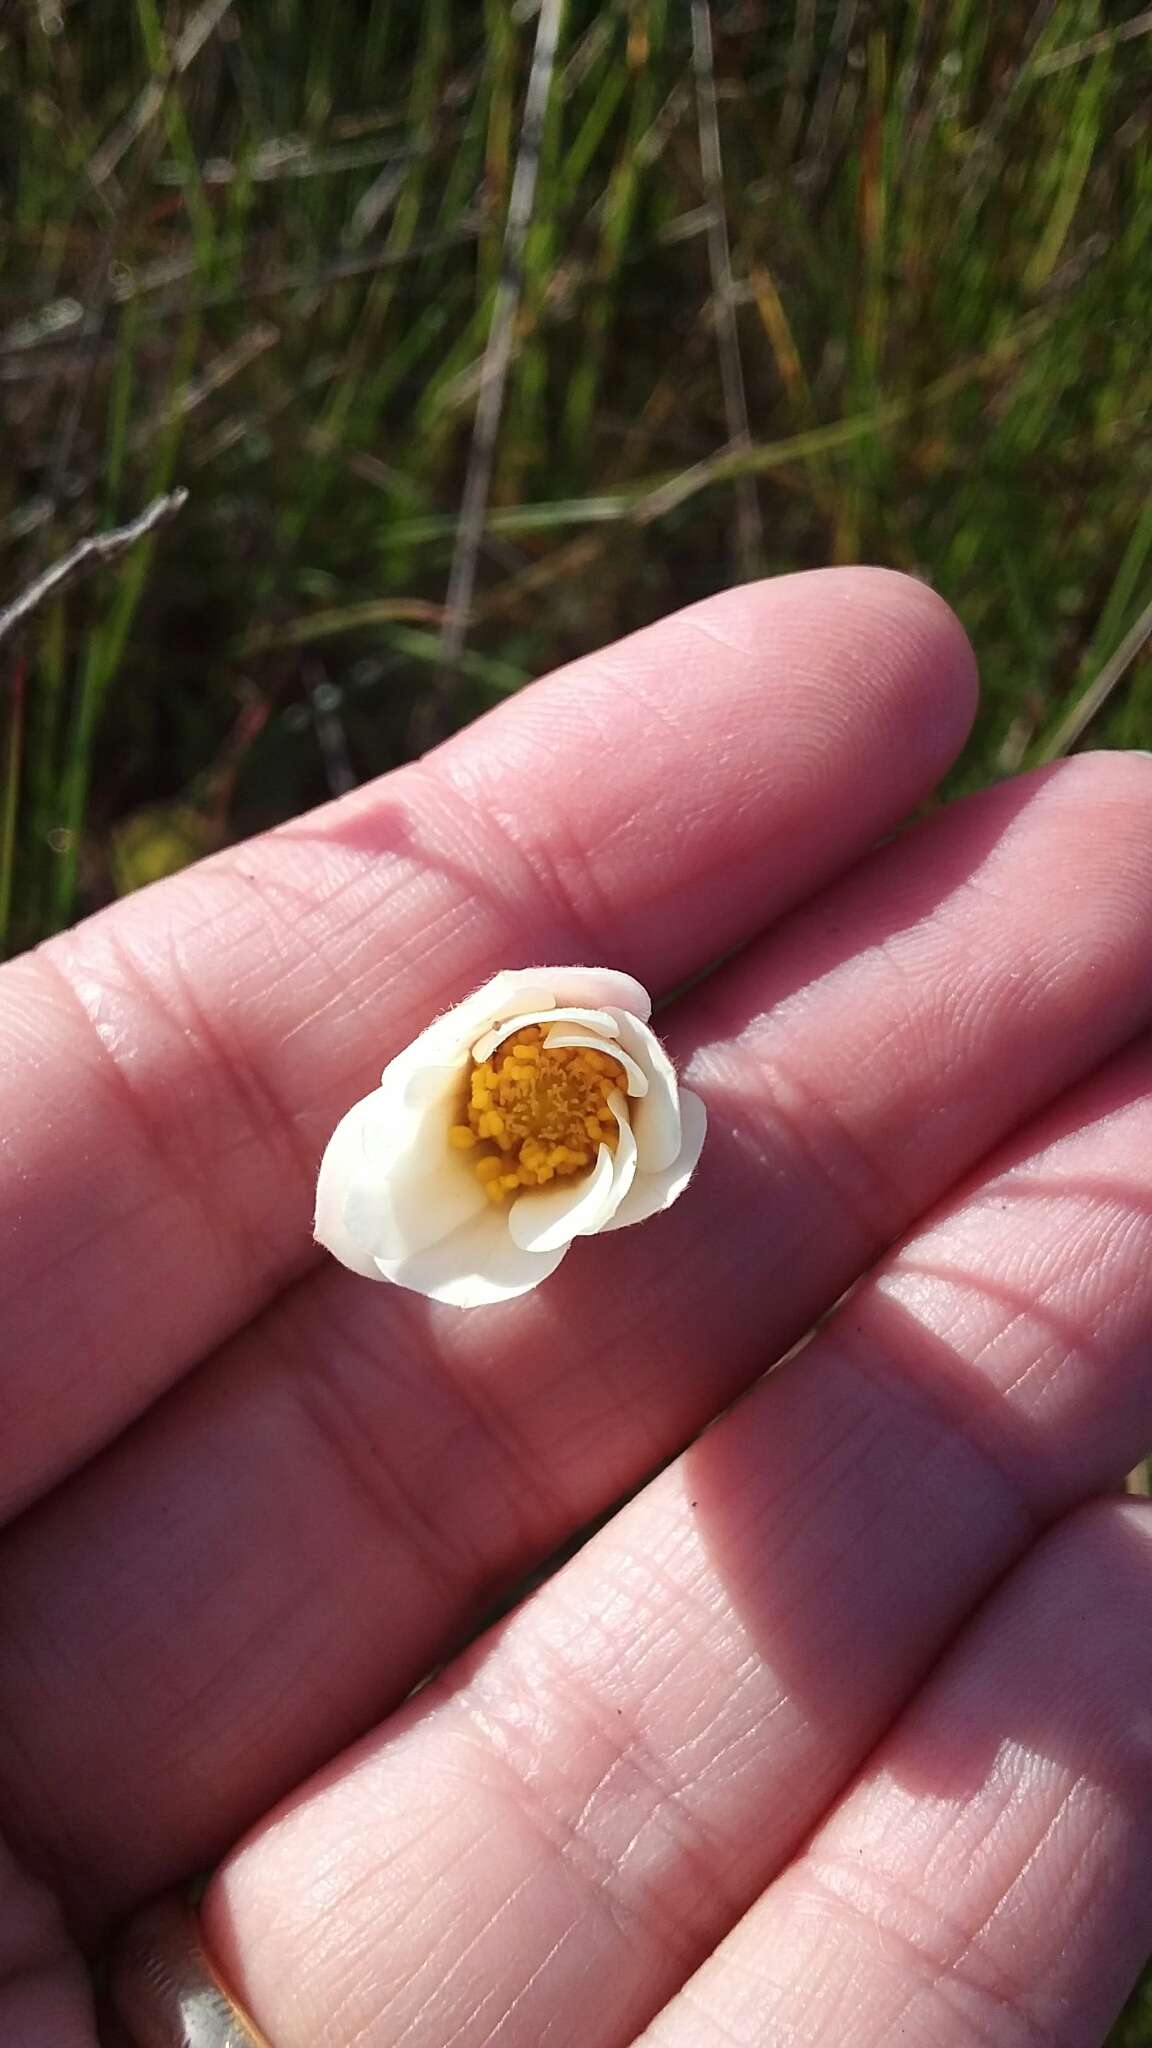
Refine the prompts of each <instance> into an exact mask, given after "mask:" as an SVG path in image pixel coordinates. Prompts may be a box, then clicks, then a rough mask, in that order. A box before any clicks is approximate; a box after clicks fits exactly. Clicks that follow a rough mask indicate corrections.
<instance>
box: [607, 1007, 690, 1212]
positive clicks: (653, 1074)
mask: <svg viewBox="0 0 1152 2048" xmlns="http://www.w3.org/2000/svg"><path fill="white" fill-rule="evenodd" d="M615 1016H616V1022H617V1023H618V1024H619V1026H620V1043H621V1045H622V1046H623V1048H624V1050H625V1052H629V1053H631V1055H632V1058H633V1059H634V1060H635V1061H636V1062H637V1064H638V1065H639V1066H641V1067H643V1069H644V1072H645V1073H646V1074H647V1076H648V1093H647V1095H646V1096H645V1097H644V1100H643V1103H642V1104H638V1105H637V1108H636V1109H635V1111H634V1112H633V1116H632V1128H633V1130H634V1131H635V1133H636V1143H637V1144H638V1146H639V1147H640V1171H641V1173H642V1174H643V1173H663V1172H664V1171H665V1169H666V1168H667V1167H669V1166H672V1165H673V1164H674V1163H675V1161H676V1160H677V1159H678V1158H679V1156H680V1142H681V1141H680V1084H679V1082H678V1081H677V1079H676V1069H675V1067H674V1066H673V1065H672V1062H671V1060H670V1059H669V1057H668V1055H667V1053H666V1052H665V1050H664V1047H663V1046H662V1045H661V1043H660V1040H659V1039H658V1038H657V1036H656V1033H655V1032H654V1031H652V1030H651V1029H650V1028H649V1026H648V1025H647V1024H643V1023H638V1022H637V1020H636V1018H635V1017H630V1016H629V1015H628V1012H627V1011H626V1010H617V1011H616V1012H615Z"/></svg>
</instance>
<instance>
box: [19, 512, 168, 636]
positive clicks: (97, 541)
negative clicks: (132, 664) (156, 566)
mask: <svg viewBox="0 0 1152 2048" xmlns="http://www.w3.org/2000/svg"><path fill="white" fill-rule="evenodd" d="M187 497H188V493H187V491H185V490H177V491H168V492H167V493H166V495H165V496H164V497H162V498H156V499H154V500H153V502H152V504H151V505H148V506H147V507H146V508H145V510H144V511H143V512H141V513H140V514H139V515H138V516H137V517H136V518H135V519H130V520H129V521H128V523H127V525H126V526H113V527H111V528H110V529H109V531H108V532H107V533H91V534H89V535H88V537H87V539H86V540H82V541H79V542H77V545H76V546H75V547H74V548H73V549H71V551H70V552H69V553H68V554H66V555H64V556H63V557H62V558H61V560H60V561H59V562H54V563H53V564H52V567H51V568H50V569H45V571H44V574H43V575H42V576H37V578H36V580H35V582H33V583H30V584H29V585H28V587H27V589H26V590H22V591H21V592H20V595H19V597H14V598H13V600H12V602H11V604H9V605H5V607H4V609H3V610H2V611H0V643H2V642H3V641H5V640H7V639H8V638H9V637H10V635H11V634H13V633H14V632H15V631H16V629H17V627H19V626H22V625H23V624H24V621H25V619H28V618H30V617H31V615H32V613H33V612H34V611H36V610H37V609H38V608H39V606H40V605H42V604H46V603H47V601H48V599H49V598H50V597H55V596H56V594H57V592H58V591H60V590H63V589H64V588H65V586H66V585H68V584H72V583H78V582H79V581H80V579H81V578H82V577H84V576H88V575H90V574H91V573H92V571H93V569H103V568H104V567H105V566H106V565H107V563H109V562H115V561H117V560H118V558H119V557H120V556H121V555H124V554H127V552H128V550H129V548H134V547H135V545H136V543H137V541H140V540H145V539H146V538H147V536H148V535H149V534H150V533H155V531H156V529H157V527H158V526H164V525H166V523H167V521H168V520H169V519H174V518H175V516H176V514H177V512H179V510H180V508H181V506H182V505H184V504H185V502H186V500H187Z"/></svg>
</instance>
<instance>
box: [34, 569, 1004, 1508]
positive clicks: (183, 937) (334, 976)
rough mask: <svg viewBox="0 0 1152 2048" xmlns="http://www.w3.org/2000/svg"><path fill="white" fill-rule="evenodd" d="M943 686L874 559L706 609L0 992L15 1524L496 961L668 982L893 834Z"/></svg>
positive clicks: (123, 914) (202, 1346) (182, 1350)
mask: <svg viewBox="0 0 1152 2048" xmlns="http://www.w3.org/2000/svg"><path fill="white" fill-rule="evenodd" d="M972 697H973V672H972V663H971V656H970V654H969V651H968V647H967V643H966V641H965V640H964V637H963V635H962V633H961V632H960V629H959V627H958V626H957V624H956V622H955V620H954V619H953V617H952V615H951V613H950V612H949V611H948V610H947V608H946V607H945V606H944V605H943V604H942V603H941V602H940V600H939V599H938V598H936V597H935V596H933V594H932V593H931V592H930V591H928V590H927V589H926V588H924V587H923V586H922V585H920V584H917V583H914V582H910V581H909V580H907V579H905V578H903V577H899V576H894V575H891V574H889V573H887V572H885V571H880V570H834V571H821V572H815V573H812V574H808V575H800V576H788V577H782V578H780V579H778V580H777V581H775V582H773V583H769V584H761V585H756V586H750V587H746V588H743V589H740V590H736V591H732V592H729V593H727V594H725V595H723V596H721V597H717V598H713V599H709V600H707V601H706V602H704V603H703V604H700V605H696V606H694V607H692V608H691V609H690V610H688V611H686V612H682V613H679V614H678V615H676V616H675V617H674V618H672V619H669V620H666V621H664V622H662V623H661V624H659V625H657V626H654V627H651V628H649V629H647V630H646V631H644V632H642V633H639V634H637V635H635V636H634V637H633V638H632V639H630V640H628V641H626V642H624V643H622V644H621V645H619V646H618V647H616V648H614V649H612V650H610V651H609V652H608V653H607V654H603V655H597V656H594V657H592V658H590V659H588V660H585V661H581V662H578V663H576V664H574V665H573V666H572V667H570V668H568V669H566V670H562V671H561V672H560V673H559V674H558V675H556V676H554V677H553V678H551V679H550V680H549V681H548V682H546V683H543V684H539V685H536V686H535V687H534V688H532V689H531V690H529V691H527V692H525V693H524V694H523V696H521V697H520V698H518V699H517V700H516V701H515V702H513V703H512V704H509V705H507V706H505V707H502V708H501V709H500V710H499V711H497V712H495V713H493V714H491V715H490V716H489V717H487V718H486V719H483V720H481V721H480V722H479V723H478V724H477V725H476V726H474V727H472V728H471V729H470V730H469V731H468V732H466V733H464V734H462V735H459V736H458V737H457V738H456V739H454V740H452V741H451V742H449V743H448V744H447V745H446V746H445V747H442V748H441V749H439V750H438V751H437V752H436V753H435V754H434V755H432V756H430V757H429V758H428V759H427V760H426V761H424V762H421V763H418V764H415V765H413V766H411V767H409V768H405V769H402V770H400V771H398V772H397V773H396V774H394V775H392V776H389V777H386V778H384V779H383V780H382V781H380V782H378V783H375V784H373V785H371V786H370V787H368V788H366V789H364V790H362V791H358V792H357V793H356V794H354V795H353V796H350V797H348V798H345V799H343V800H342V801H341V802H340V803H337V804H333V805H330V806H327V807H326V808H325V809H323V810H320V811H317V812H314V813H313V814H312V815H311V816H310V817H307V818H304V819H302V820H297V821H295V822H293V823H292V824H290V825H287V826H284V827H281V828H280V829H279V830H278V831H276V832H273V833H270V834H268V835H267V836H265V837H264V838H263V839H259V840H256V841H253V842H251V843H250V844H248V845H246V846H242V847H240V848H237V849H234V850H231V851H229V852H227V853H225V854H222V855H220V856H217V857H216V858H215V859H213V860H210V861H206V862H204V863H202V864H201V865H200V866H199V867H198V868H196V869H193V870H191V871H190V872H189V873H188V874H187V875H186V876H183V877H180V878H178V879H176V880H174V881H172V882H169V883H165V884H161V885H159V886H158V887H156V888H154V889H152V890H149V891H147V892H145V893H143V894H142V895H141V896H140V897H138V898H134V899H132V900H130V901H128V902H126V903H123V904H120V905H118V906H116V907H115V908H114V909H113V910H112V911H109V912H106V913H104V914H102V915H101V916H99V917H97V918H94V919H92V920H90V921H89V922H88V923H87V924H86V925H83V926H81V927H80V928H79V930H78V931H77V932H75V933H73V934H70V935H68V936H66V937H64V938H62V939H59V940H57V941H54V942H53V943H52V944H51V945H50V946H48V947H46V948H44V949H43V950H42V951H41V953H40V954H39V955H37V956H35V957H33V958H30V959H28V960H25V961H20V962H17V963H16V964H15V965H13V966H11V967H9V968H8V969H6V970H5V972H4V975H3V976H0V1048H2V1049H3V1061H2V1066H3V1071H4V1074H5V1078H4V1080H3V1082H2V1083H0V1130H2V1131H3V1133H4V1139H3V1143H4V1150H5V1155H6V1158H7V1162H8V1173H7V1176H6V1179H5V1182H4V1185H3V1187H2V1189H0V1238H2V1239H3V1241H4V1242H6V1244H7V1245H8V1247H9V1259H8V1265H9V1272H10V1273H11V1274H12V1275H13V1276H14V1281H13V1285H12V1287H11V1291H10V1293H9V1298H8V1301H7V1303H6V1307H5V1321H6V1326H7V1335H8V1341H7V1344H6V1346H5V1349H6V1353H7V1360H8V1363H7V1365H6V1368H5V1370H4V1374H3V1379H2V1381H0V1404H2V1405H0V1440H3V1441H4V1442H5V1445H6V1448H7V1460H6V1470H5V1471H4V1473H3V1475H0V1506H2V1507H5V1508H7V1509H8V1510H11V1509H12V1508H13V1507H15V1506H16V1505H19V1504H20V1503H22V1502H23V1501H24V1500H26V1499H27V1498H29V1497H30V1495H31V1494H32V1493H33V1492H34V1491H35V1490H36V1489H38V1488H40V1487H42V1486H44V1485H45V1484H46V1483H48V1482H50V1481H51V1480H52V1479H54V1478H55V1477H57V1476H58V1475H59V1474H60V1473H61V1472H62V1471H63V1470H65V1469H67V1467H68V1466H69V1465H70V1464H71V1463H73V1462H74V1461H76V1460H77V1459H79V1458H81V1457H83V1456H84V1455H86V1454H87V1453H88V1452H90V1451H91V1450H92V1449H93V1448H95V1447H96V1446H97V1445H98V1444H99V1443H100V1442H101V1441H103V1440H105V1439H106V1438H107V1437H108V1436H109V1435H110V1434H112V1433H114V1432H115V1431H116V1430H117V1429H118V1428H120V1427H121V1426H123V1424H124V1423H125V1422H126V1421H128V1420H129V1419H130V1418H131V1417H132V1416H133V1415H134V1414H136V1413H137V1412H139V1410H140V1409H141V1408H142V1407H144V1406H145V1405H146V1404H147V1403H148V1402H149V1401H150V1400H151V1399H152V1398H154V1396H155V1395H156V1394H157V1393H158V1392H160V1391H161V1390H162V1389H163V1388H164V1387H165V1386H166V1385H167V1384H169V1383H170V1382H171V1380H172V1379H174V1378H175V1377H176V1376H177V1375H178V1374H180V1373H181V1372H182V1371H183V1370H185V1369H186V1368H187V1367H188V1366H189V1365H190V1364H191V1363H192V1362H194V1360H195V1359H196V1357H197V1356H198V1355H199V1354H201V1353H202V1352H203V1351H205V1350H206V1349H208V1348H210V1347H212V1346H214V1345H216V1344H218V1343H219V1342H220V1341H221V1340H222V1339H223V1338H224V1337H225V1336H227V1335H228V1334H229V1332H230V1331H232V1330H233V1329H234V1328H236V1327H237V1326H238V1325H239V1324H240V1323H241V1322H243V1321H245V1320H246V1319H247V1318H248V1317H250V1316H251V1315H252V1314H253V1313H254V1312H255V1311H256V1310H257V1309H258V1308H259V1307H260V1305H261V1304H262V1303H263V1302H264V1301H265V1300H266V1299H267V1298H268V1297H269V1296H270V1295H271V1294H272V1293H273V1292H274V1291H275V1290H276V1289H277V1288H278V1287H279V1286H281V1285H282V1284H284V1283H285V1282H286V1281H288V1280H289V1279H290V1278H292V1277H294V1276H295V1275H296V1274H297V1273H298V1272H299V1271H300V1270H301V1269H302V1267H303V1266H304V1265H305V1264H306V1263H307V1262H308V1261H309V1259H310V1258H312V1257H313V1256H314V1253H313V1250H312V1247H311V1241H310V1239H311V1233H310V1214H311V1201H312V1187H313V1180H314V1174H315V1168H316V1164H317V1161H318V1158H319V1154H320V1151H321V1149H322V1146H323V1144H324V1141H325V1139H326V1137H327V1135H328V1133H329V1131H330V1130H331V1128H332V1126H333V1124H334V1123H335V1122H336V1120H337V1118H338V1117H339V1115H340V1114H341V1113H342V1111H343V1110H344V1109H345V1108H346V1107H347V1106H348V1104H349V1102H350V1101H352V1100H353V1099H354V1098H355V1097H357V1096H359V1095H361V1094H362V1093H363V1092H364V1091H365V1089H366V1087H368V1086H370V1085H371V1083H372V1081H373V1080H374V1078H375V1076H376V1073H377V1072H378V1070H379V1068H380V1067H381V1066H382V1065H383V1064H384V1062H385V1061H386V1060H387V1059H388V1058H389V1057H390V1056H391V1055H392V1054H393V1053H394V1052H395V1051H396V1050H397V1049H398V1047H399V1046H401V1045H402V1044H403V1043H405V1041H406V1040H407V1039H408V1038H409V1037H411V1036H413V1035H414V1034H415V1032H416V1031H417V1030H418V1029H419V1028H420V1027H421V1026H422V1025H423V1024H424V1023H425V1022H427V1020H428V1018H429V1017H430V1016H431V1015H432V1014H433V1013H434V1012H435V1011H437V1010H438V1009H440V1008H442V1007H444V1006H445V1005H446V1004H448V1003H449V1002H451V1001H453V1000H455V999H456V998H457V997H459V996H460V995H461V994H463V993H464V992H465V991H466V990H467V989H468V988H469V987H470V986H471V985H474V984H476V983H479V982H481V981H483V980H484V979H485V978H486V977H487V976H488V975H489V974H491V973H492V972H494V971H495V970H496V969H497V968H499V967H501V966H518V965H521V964H531V963H539V962H541V961H546V960H548V959H549V958H551V959H564V958H570V959H577V960H584V961H587V962H590V963H591V962H604V963H606V964H611V965H613V966H618V967H622V968H626V969H628V970H629V971H631V972H632V973H634V974H636V975H638V976H639V977H640V978H641V979H643V980H645V981H647V982H648V983H649V985H650V986H652V987H653V988H654V989H656V990H659V989H660V988H662V987H667V986H669V985H671V984H673V983H675V982H676V981H677V980H679V979H681V978H683V977H684V976H685V975H686V974H688V973H691V972H692V971H694V970H696V969H698V968H700V967H701V966H703V965H705V964H706V963H707V962H708V961H709V960H710V959H712V958H714V957H715V956H716V955H717V954H718V953H720V952H722V951H724V950H726V949H728V948H730V947H732V946H733V945H736V944H738V943H740V942H741V941H742V940H743V939H745V938H747V937H748V936H749V935H750V934H751V933H752V932H753V931H754V930H756V929H757V928H758V927H759V926H760V925H762V924H763V923H764V922H765V921H766V920H767V919H769V918H771V917H773V916H774V915H775V914H777V913H778V912H779V911H780V910H781V909H783V908H785V907H786V906H787V905H789V904H791V903H793V902H795V901H796V900H797V899H798V898H800V897H802V896H804V895H805V894H807V893H808V892H810V891H811V890H812V889H813V888H814V887H816V886H817V885H818V884H819V883H820V882H821V881H822V880H823V879H824V878H825V877H827V876H828V875H830V874H831V873H833V872H834V871H835V870H836V869H837V868H839V867H840V866H842V865H843V864H844V863H845V862H846V861H847V860H849V859H850V858H851V857H852V855H853V854H854V853H855V852H857V851H858V850H861V849H862V848H864V847H865V846H867V845H868V844H869V843H870V842H872V841H873V840H874V839H875V838H876V837H877V835H878V834H879V833H881V832H883V831H884V830H885V829H887V828H889V827H890V826H892V825H893V824H894V823H895V822H896V821H897V820H898V819H899V818H900V817H901V816H902V815H903V813H904V812H905V811H906V810H907V809H908V808H909V806H910V805H912V804H913V803H915V802H916V801H917V800H918V799H919V798H920V797H921V796H923V795H924V793H925V792H926V791H927V790H928V789H930V788H931V786H932V784H933V783H934V782H935V780H936V778H937V777H938V776H939V774H940V773H941V772H942V770H943V769H944V768H945V767H946V766H947V764H948V762H949V761H950V760H951V758H952V756H953V754H954V753H955V751H956V749H957V748H958V746H959V745H960V743H961V741H962V739H963V737H964V733H965V731H966V729H967V725H968V721H969V718H970V715H971V708H972Z"/></svg>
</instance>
